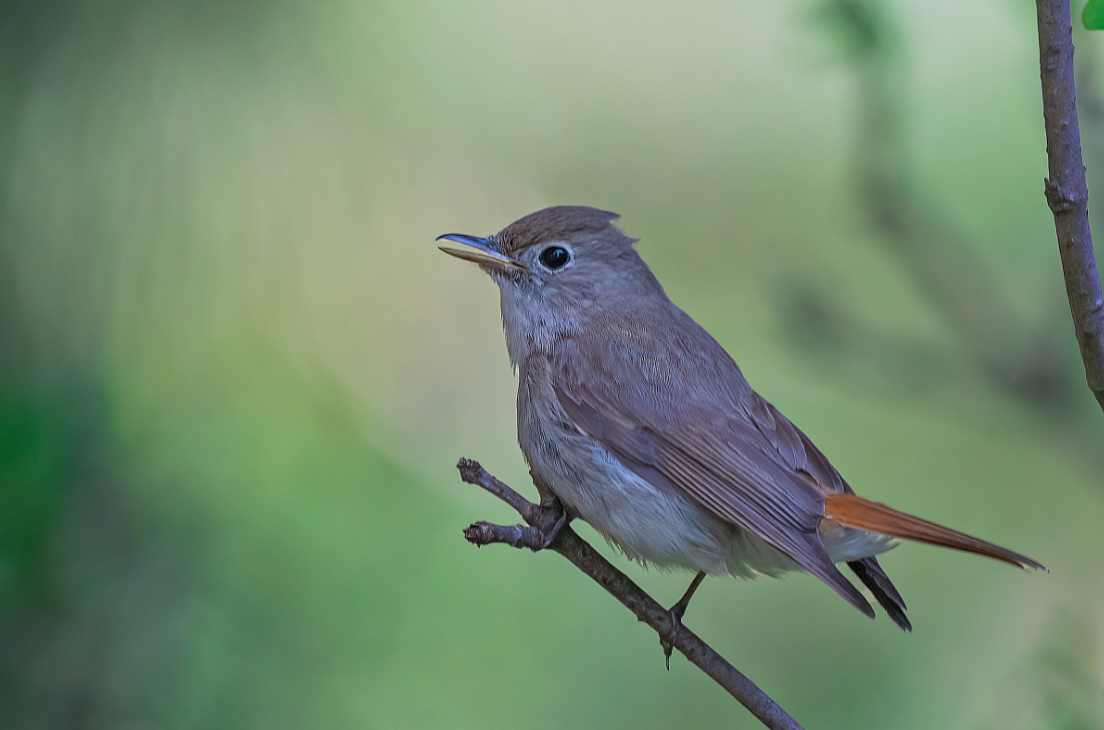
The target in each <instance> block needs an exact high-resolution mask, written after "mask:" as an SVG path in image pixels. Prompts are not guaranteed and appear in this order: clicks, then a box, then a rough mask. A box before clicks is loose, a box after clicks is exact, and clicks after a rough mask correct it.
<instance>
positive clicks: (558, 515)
mask: <svg viewBox="0 0 1104 730" xmlns="http://www.w3.org/2000/svg"><path fill="white" fill-rule="evenodd" d="M566 524H567V510H566V509H564V506H563V505H562V504H560V502H559V501H554V502H550V503H543V504H541V515H540V519H539V521H538V522H537V524H535V525H533V527H534V528H536V530H537V533H538V534H539V535H540V538H541V539H540V543H539V544H538V545H537V547H534V548H533V552H537V551H538V550H544V549H545V548H547V547H548V546H549V545H551V544H552V543H553V542H555V540H556V537H558V536H559V534H560V530H562V529H563V526H564V525H566Z"/></svg>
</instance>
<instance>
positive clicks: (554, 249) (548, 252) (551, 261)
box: [540, 246, 571, 269]
mask: <svg viewBox="0 0 1104 730" xmlns="http://www.w3.org/2000/svg"><path fill="white" fill-rule="evenodd" d="M540 260H541V263H542V264H544V265H545V266H547V267H548V268H550V269H559V268H563V266H564V265H565V264H566V263H567V262H568V261H570V260H571V254H569V253H568V252H567V249H566V248H563V247H562V246H549V247H548V248H546V249H544V250H543V251H541V255H540Z"/></svg>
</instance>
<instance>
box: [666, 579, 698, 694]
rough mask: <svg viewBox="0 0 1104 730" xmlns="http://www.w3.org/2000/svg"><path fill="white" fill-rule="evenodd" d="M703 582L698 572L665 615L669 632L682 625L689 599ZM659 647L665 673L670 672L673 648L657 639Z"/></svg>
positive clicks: (669, 643)
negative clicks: (661, 652)
mask: <svg viewBox="0 0 1104 730" xmlns="http://www.w3.org/2000/svg"><path fill="white" fill-rule="evenodd" d="M703 580H705V571H701V572H699V573H698V574H697V575H695V576H694V580H692V581H691V582H690V587H689V588H687V589H686V593H683V594H682V598H680V599H678V603H676V604H675V605H673V606H671V608H670V609H669V610H668V611H667V613H669V614H671V632H672V633H674V630H675V628H676V627H677V626H680V625H682V617H683V616H685V615H686V607H687V606H689V605H690V599H691V598H693V597H694V593H695V592H696V591H697V590H698V586H700V585H701V583H702V581H703ZM659 645H660V646H662V647H663V656H664V658H665V659H666V660H667V671H668V672H669V671H671V652H672V651H674V648H675V647H674V646H672V645H671V642H670V641H667V639H665V638H663V637H662V636H661V637H659Z"/></svg>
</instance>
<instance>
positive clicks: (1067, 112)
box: [1035, 0, 1104, 408]
mask: <svg viewBox="0 0 1104 730" xmlns="http://www.w3.org/2000/svg"><path fill="white" fill-rule="evenodd" d="M1035 6H1036V9H1037V11H1038V16H1039V69H1040V75H1041V77H1042V85H1043V121H1044V124H1045V126H1046V141H1047V158H1048V162H1049V167H1050V177H1049V178H1047V179H1046V180H1045V192H1046V198H1047V203H1048V204H1049V205H1050V209H1051V211H1052V212H1053V213H1054V230H1055V232H1056V233H1057V235H1058V250H1059V252H1060V253H1061V256H1062V273H1063V275H1064V276H1065V279H1066V296H1067V297H1068V298H1069V303H1070V312H1071V314H1072V315H1073V324H1074V328H1075V329H1076V331H1077V344H1078V345H1079V346H1080V348H1081V359H1082V360H1083V361H1084V363H1085V378H1086V380H1087V381H1088V384H1089V389H1090V390H1092V392H1093V394H1094V395H1095V396H1096V400H1097V401H1098V402H1099V403H1100V407H1101V408H1104V296H1102V295H1101V293H1100V276H1099V275H1098V274H1097V270H1096V259H1095V257H1094V255H1093V245H1092V231H1091V230H1090V229H1089V189H1088V185H1087V183H1086V182H1085V165H1084V163H1083V162H1082V160H1081V131H1080V129H1079V127H1078V123H1077V90H1076V87H1075V84H1074V76H1073V70H1074V67H1073V24H1072V21H1071V19H1070V2H1069V0H1036V3H1035Z"/></svg>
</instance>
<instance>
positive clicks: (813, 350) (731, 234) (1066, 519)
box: [0, 0, 1104, 730]
mask: <svg viewBox="0 0 1104 730" xmlns="http://www.w3.org/2000/svg"><path fill="white" fill-rule="evenodd" d="M1075 5H1076V6H1077V7H1075V12H1080V5H1081V3H1080V2H1077V3H1075ZM1034 32H1035V31H1034V10H1033V8H1032V4H1031V3H1026V2H1003V1H1002V2H998V1H996V0H991V1H990V2H985V3H982V4H980V5H977V4H975V5H971V6H969V7H964V6H962V4H960V3H955V2H950V1H949V0H939V1H938V2H930V3H907V2H885V3H883V2H878V1H877V0H826V1H823V2H812V1H811V0H810V1H809V2H806V1H804V0H802V1H795V2H785V3H777V4H775V3H756V2H731V1H730V2H721V1H720V0H703V1H701V2H692V3H682V4H672V3H632V2H587V3H584V2H576V1H574V0H572V1H571V2H566V3H565V2H559V3H554V2H541V3H518V2H513V3H511V2H501V1H498V2H496V1H487V2H471V3H449V2H413V3H411V2H406V3H402V2H352V1H351V0H344V1H338V0H335V1H333V2H301V3H296V2H291V0H278V1H275V2H259V1H253V2H213V1H210V0H203V1H201V2H187V1H185V0H155V1H153V2H139V1H138V0H116V1H114V2H107V1H106V0H105V1H102V2H86V3H82V2H75V1H64V0H39V1H37V2H29V1H23V2H5V3H0V728H4V729H5V730H8V729H11V730H70V729H72V730H83V729H86V728H87V729H89V730H99V729H101V728H103V729H108V728H111V729H115V728H119V729H126V730H132V729H133V730H139V729H145V728H165V729H166V730H191V729H193V728H194V729H200V728H203V729H206V728H227V729H229V728H234V729H238V728H257V729H265V730H268V729H274V730H281V729H285V728H286V729H288V730H291V729H292V728H295V729H298V728H320V729H321V728H324V729H331V728H332V729H333V730H344V729H346V728H348V729H353V728H356V729H361V728H387V729H391V728H414V729H420V728H442V729H445V728H448V729H449V730H453V729H459V728H477V727H478V728H485V727H500V726H507V725H509V726H513V727H521V728H564V727H571V728H611V727H613V728H638V729H641V730H643V729H645V728H672V727H739V728H753V727H757V725H756V724H755V723H754V721H753V720H752V719H751V718H750V716H749V715H748V714H747V713H746V712H745V711H744V710H743V709H742V708H740V707H739V706H738V705H737V704H736V703H735V702H734V701H733V700H732V699H731V698H729V697H728V696H726V695H725V694H724V693H723V692H722V691H721V690H720V689H719V688H718V687H716V686H715V685H713V684H712V683H711V682H710V681H709V680H708V679H707V678H706V677H704V676H703V675H702V674H701V673H700V672H698V671H697V670H696V669H694V668H693V667H692V666H690V665H689V664H688V663H687V662H685V661H683V660H682V659H681V658H680V657H675V660H674V661H673V662H672V667H671V672H670V673H668V672H666V671H664V669H663V657H662V653H661V650H660V647H659V642H658V641H657V640H656V637H655V636H654V634H652V633H651V632H650V631H649V630H648V629H647V628H646V627H644V626H642V625H640V624H638V623H637V622H636V621H635V620H634V619H633V618H632V616H631V615H630V614H629V613H628V612H626V611H625V610H624V609H623V608H621V607H620V606H619V605H617V604H616V603H615V602H614V601H613V600H612V599H611V598H610V597H609V596H608V595H606V594H605V593H604V592H603V591H602V590H601V589H600V588H599V587H598V586H597V585H594V584H593V583H591V582H590V581H589V580H588V579H587V578H586V577H585V576H583V575H582V574H580V573H579V572H578V571H576V570H575V569H574V568H572V567H571V566H570V565H568V564H567V563H566V561H564V560H562V559H561V558H559V557H557V556H555V555H551V554H549V555H531V554H529V553H522V552H516V551H511V550H509V549H507V548H505V547H500V546H494V547H489V548H487V549H484V550H478V551H477V550H476V549H475V548H472V547H470V546H468V545H467V544H466V543H465V542H464V541H463V538H462V535H461V529H462V528H463V527H464V526H466V525H467V524H468V523H469V522H472V521H475V520H478V519H493V520H499V521H508V520H512V519H514V518H515V516H514V515H512V514H510V513H509V512H508V511H507V510H506V508H505V507H503V506H502V505H500V504H498V503H495V502H494V501H493V500H492V499H491V498H490V497H488V496H486V495H483V494H480V493H478V492H477V491H476V490H475V489H474V488H472V487H467V486H464V485H461V484H460V483H459V481H458V479H457V477H456V473H455V471H454V469H453V465H454V464H455V462H456V460H457V458H458V457H461V456H469V457H474V458H478V459H480V460H481V461H482V462H483V463H484V465H485V466H487V467H488V468H489V469H490V470H492V471H493V472H495V473H496V474H497V475H498V476H500V477H501V478H503V479H505V480H506V481H508V482H510V483H511V484H513V485H514V486H515V487H517V488H518V489H520V490H522V491H524V492H526V493H528V494H531V488H530V487H529V485H528V480H527V474H526V469H525V466H524V464H523V463H522V461H521V458H520V455H519V453H518V450H517V447H516V436H515V432H514V423H513V412H514V411H513V409H514V405H513V398H514V393H513V389H514V380H513V376H512V374H511V372H510V367H509V363H508V361H507V358H506V354H505V348H504V346H503V343H502V336H501V332H500V328H499V321H498V313H497V301H496V294H495V291H494V287H493V284H492V283H491V282H490V281H488V280H487V279H486V277H484V276H483V275H482V274H480V273H479V271H478V270H477V269H476V268H475V267H473V266H469V265H465V264H461V263H460V262H457V261H455V260H453V259H450V258H448V257H446V256H444V255H442V254H440V253H439V252H438V251H437V250H436V247H435V246H434V244H433V239H434V237H435V236H436V235H438V234H440V233H444V232H448V231H460V232H465V233H472V234H488V233H491V232H493V231H495V230H497V229H499V228H501V227H502V226H503V225H505V224H507V223H509V222H510V221H512V220H514V219H515V218H517V217H520V216H521V215H523V214H525V213H528V212H531V211H533V210H536V209H538V208H540V207H543V206H546V205H551V204H561V203H572V204H590V205H596V206H599V207H603V208H608V209H611V210H616V211H618V212H620V213H621V214H622V215H623V219H622V220H621V224H622V226H623V227H624V229H625V230H626V231H627V232H628V233H630V234H631V235H633V236H637V237H639V238H640V239H641V242H640V244H639V247H640V251H641V253H642V254H643V256H644V257H645V259H647V260H648V261H649V262H650V263H651V264H652V266H653V268H654V269H655V271H656V273H657V275H658V276H659V278H660V279H661V281H663V282H664V284H665V286H666V287H667V289H668V292H669V293H670V294H671V296H672V297H673V298H674V299H675V300H676V301H677V302H679V303H680V304H681V305H682V306H683V307H684V308H685V309H687V310H688V311H689V312H690V313H691V314H692V315H693V316H695V317H696V318H697V319H698V320H699V321H700V322H702V323H703V324H704V325H705V326H706V327H707V328H709V329H710V330H711V331H712V332H713V333H714V334H715V335H716V336H717V337H718V339H719V340H720V341H721V342H722V343H723V344H724V345H725V346H726V347H727V348H729V350H730V351H731V352H732V354H733V355H734V356H735V357H736V359H737V360H738V361H739V362H740V364H741V365H742V367H743V368H744V371H745V373H746V374H747V376H748V377H749V379H750V380H751V381H752V384H753V385H754V386H755V387H756V388H757V389H759V390H760V392H762V393H763V394H764V395H765V396H766V397H767V398H769V399H770V400H771V401H772V402H774V403H775V404H776V405H777V406H778V407H779V408H781V409H782V410H783V411H784V412H785V413H787V414H788V415H789V416H790V417H791V418H792V419H793V420H795V421H796V422H797V423H798V424H799V425H800V426H802V427H803V428H804V429H805V430H806V431H807V432H808V433H809V434H810V435H811V436H812V437H813V438H814V439H815V440H816V441H817V443H818V444H819V445H820V446H821V447H822V448H823V449H824V450H825V451H826V452H827V453H828V455H829V456H830V457H831V458H832V459H833V460H834V462H835V463H836V465H837V466H838V467H839V468H840V469H841V471H842V472H843V473H844V475H845V476H846V477H847V479H848V480H849V481H850V483H851V484H852V485H853V486H854V487H855V488H856V489H857V490H858V491H859V492H860V493H862V494H864V495H865V496H868V497H871V498H874V499H878V500H881V501H885V502H889V503H891V504H893V505H894V506H897V507H899V508H902V509H905V510H908V511H912V512H916V513H918V514H921V515H923V516H926V517H929V518H931V519H935V520H938V521H940V522H945V523H947V524H949V525H951V526H954V527H957V528H960V529H963V530H966V531H968V532H972V533H976V534H978V535H980V536H983V537H985V538H988V539H992V540H995V541H997V542H1000V543H1002V544H1005V545H1007V546H1009V547H1011V548H1013V549H1015V550H1019V551H1022V552H1025V553H1027V554H1028V555H1031V556H1032V557H1034V558H1037V559H1039V560H1040V561H1041V562H1043V563H1045V564H1047V565H1048V566H1049V567H1050V569H1051V573H1050V574H1049V575H1042V574H1028V573H1024V572H1020V571H1016V570H1014V569H1012V568H1009V567H1008V566H1003V565H999V564H995V563H989V562H986V561H983V560H981V559H979V558H975V557H972V556H962V555H952V554H950V553H947V552H944V551H940V550H936V549H934V548H926V547H921V546H914V545H906V546H903V547H901V548H899V549H898V550H895V551H894V552H892V553H890V554H889V555H887V556H886V557H885V558H884V559H883V561H882V562H883V565H884V566H885V568H886V570H887V571H888V572H889V573H890V575H891V576H892V577H893V578H894V580H895V582H896V583H897V585H898V587H899V588H900V590H901V592H902V594H903V595H904V597H905V600H906V601H907V602H908V604H909V608H910V616H911V618H912V620H913V623H914V624H915V626H916V631H915V632H914V633H913V634H912V635H906V634H903V633H901V632H900V631H898V630H897V629H896V628H895V627H894V626H893V624H892V622H890V621H889V620H887V619H886V617H885V616H879V619H878V620H877V621H875V622H871V621H869V620H868V619H866V618H864V617H863V616H861V615H860V614H858V612H855V611H854V610H852V609H850V608H849V607H847V606H846V605H845V604H844V603H843V602H842V601H840V600H839V599H838V598H837V597H836V596H835V595H834V594H833V593H832V592H831V591H830V590H828V589H827V588H825V587H824V586H823V585H820V584H819V583H817V582H816V581H814V580H813V579H811V578H808V577H807V576H794V577H791V578H788V579H786V580H784V581H776V580H770V579H763V580H760V581H757V582H754V583H739V582H737V581H734V580H719V579H711V580H709V581H706V583H705V585H704V587H703V589H702V590H701V591H700V592H699V594H698V597H697V598H696V599H695V602H694V604H693V605H692V607H691V609H690V611H689V613H688V615H687V618H686V623H687V624H688V625H689V626H690V627H691V628H693V629H694V630H695V631H698V632H699V633H700V634H701V635H702V636H703V637H704V638H705V639H706V640H707V641H709V642H711V643H712V644H713V646H714V647H716V648H717V649H718V650H720V651H721V652H722V653H723V654H725V655H726V656H727V657H728V658H729V659H730V660H731V661H732V662H733V663H734V664H735V665H736V666H738V667H739V668H741V669H742V670H743V671H745V672H746V673H747V674H748V675H749V676H751V677H752V678H753V679H754V680H756V681H757V682H759V683H760V684H761V685H762V686H763V687H764V689H766V690H767V691H768V692H769V693H770V694H772V695H773V696H774V697H775V698H776V699H777V700H778V701H779V702H780V703H781V704H782V705H783V706H784V707H786V708H787V709H789V710H790V711H791V712H792V713H793V714H794V715H795V716H796V717H797V718H798V719H799V720H800V721H802V722H803V723H805V724H806V726H807V727H809V728H810V730H813V729H814V728H815V729H817V730H828V729H830V728H838V729H841V730H842V729H844V728H847V729H852V728H900V729H902V730H904V729H917V730H919V729H921V728H962V729H964V730H965V729H969V730H988V729H990V728H993V729H997V728H1001V729H1002V730H1004V729H1010V730H1018V729H1019V728H1024V729H1026V728H1046V729H1049V730H1088V729H1089V728H1098V727H1101V726H1104V611H1102V610H1101V608H1100V607H1101V605H1102V601H1104V572H1102V570H1101V557H1102V555H1104V529H1102V527H1104V417H1102V416H1101V413H1100V412H1099V409H1097V408H1096V407H1095V404H1094V403H1093V402H1092V398H1091V396H1090V394H1089V393H1088V390H1087V389H1086V388H1084V385H1083V380H1082V371H1081V368H1080V364H1079V362H1078V360H1077V350H1076V344H1075V342H1074V339H1073V332H1072V327H1071V325H1070V322H1069V315H1068V310H1067V309H1066V307H1065V300H1064V295H1063V284H1062V279H1061V271H1060V267H1059V262H1058V254H1057V250H1056V246H1055V243H1054V232H1053V228H1052V222H1051V219H1050V215H1049V211H1048V210H1047V208H1046V205H1045V202H1044V199H1043V195H1042V177H1043V175H1044V174H1045V172H1046V158H1045V150H1044V139H1043V133H1042V121H1041V110H1040V101H1039V90H1038V80H1037V78H1038V77H1037V71H1038V66H1037V64H1038V59H1037V46H1036V43H1035V37H1034ZM1078 33H1079V35H1078V36H1077V38H1076V40H1077V43H1078V58H1079V68H1078V72H1079V74H1080V76H1079V83H1081V89H1080V93H1081V99H1080V102H1081V111H1082V123H1083V127H1084V128H1083V134H1084V136H1085V156H1086V163H1087V164H1088V166H1089V169H1090V184H1091V183H1093V182H1096V181H1104V79H1102V78H1101V76H1102V75H1104V36H1100V35H1090V34H1088V33H1087V32H1083V31H1080V30H1079V31H1078ZM1099 185H1100V183H1099V182H1098V185H1097V189H1099ZM1093 202H1094V205H1095V206H1096V207H1095V210H1096V211H1099V212H1101V213H1104V206H1102V205H1101V203H1102V202H1104V195H1096V194H1095V189H1094V201H1093ZM1097 220H1098V221H1099V225H1104V215H1098V216H1097ZM1102 230H1104V229H1102ZM1101 238H1104V234H1101ZM1098 248H1099V245H1098ZM581 531H582V532H583V534H584V535H585V536H588V537H590V538H593V539H594V540H595V541H596V542H599V543H600V542H601V541H600V539H598V538H596V537H595V536H594V535H593V533H592V532H590V531H589V530H587V529H586V528H582V529H581ZM607 552H609V553H610V554H612V552H613V551H610V550H607ZM616 560H617V562H618V564H619V565H622V566H624V567H625V568H626V570H627V571H628V572H629V573H630V575H631V576H632V577H633V578H634V579H636V580H638V581H639V582H640V583H641V584H642V585H643V586H644V587H645V588H646V589H648V590H649V591H651V592H652V593H653V595H655V596H656V597H657V598H659V599H660V600H662V601H664V602H673V601H674V600H675V599H676V598H677V597H678V596H679V595H680V594H681V591H682V590H683V588H685V585H686V584H687V582H688V580H689V578H690V576H689V575H681V574H679V575H667V574H662V573H657V572H656V571H645V570H642V569H640V568H638V567H635V566H631V565H627V564H626V562H625V561H623V560H622V559H620V558H616Z"/></svg>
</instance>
